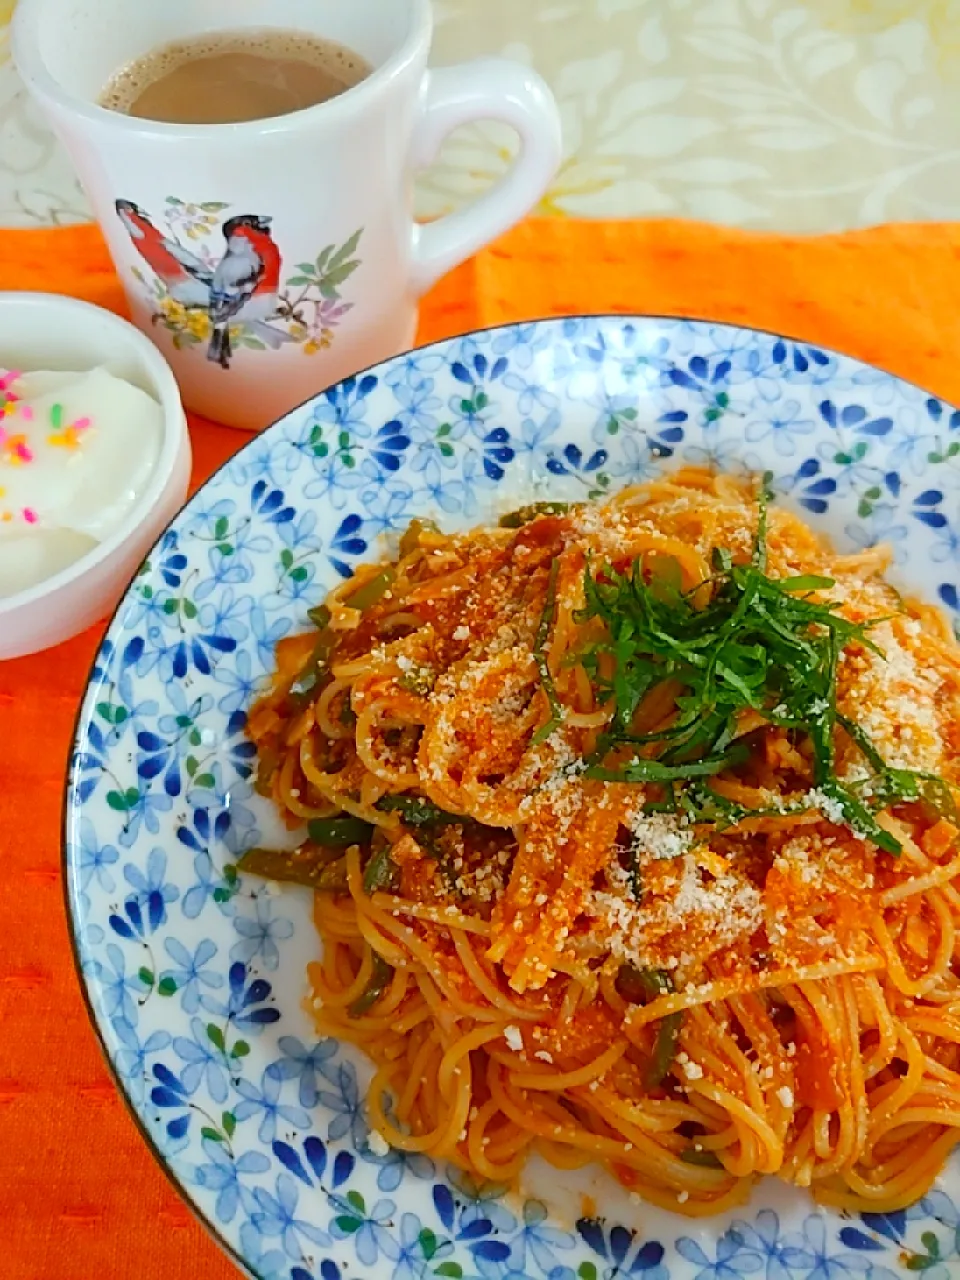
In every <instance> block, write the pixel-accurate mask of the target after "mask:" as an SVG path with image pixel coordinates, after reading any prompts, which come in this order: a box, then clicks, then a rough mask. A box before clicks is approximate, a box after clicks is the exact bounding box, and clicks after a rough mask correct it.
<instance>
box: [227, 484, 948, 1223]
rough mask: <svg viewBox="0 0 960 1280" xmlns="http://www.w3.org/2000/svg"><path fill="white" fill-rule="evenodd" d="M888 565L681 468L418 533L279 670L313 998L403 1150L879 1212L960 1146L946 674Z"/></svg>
mask: <svg viewBox="0 0 960 1280" xmlns="http://www.w3.org/2000/svg"><path fill="white" fill-rule="evenodd" d="M886 564H887V555H886V553H885V552H884V551H883V550H881V549H872V550H869V551H866V552H863V553H862V554H859V555H853V556H840V555H837V554H835V553H834V552H832V550H830V549H829V548H828V547H827V546H825V545H824V544H823V543H822V542H821V541H820V540H819V539H818V538H817V537H816V536H815V535H814V533H813V532H812V531H811V530H810V529H809V528H808V527H807V526H806V525H805V524H804V523H803V522H802V521H801V520H799V519H798V518H796V517H794V516H792V515H790V514H788V513H786V512H783V511H781V510H776V509H772V510H770V511H769V512H768V511H767V504H766V498H765V496H764V495H763V494H762V493H760V494H759V495H758V491H757V488H756V486H755V485H753V484H752V483H748V482H747V481H741V480H736V479H732V478H729V477H722V476H713V475H709V474H707V473H705V472H699V471H695V470H686V471H683V472H679V473H676V474H673V475H670V476H668V477H665V478H663V479H661V480H658V481H656V482H654V483H650V484H646V485H643V486H639V487H637V488H634V489H629V490H626V491H625V492H623V493H621V494H620V495H618V496H617V497H616V498H614V499H612V500H610V501H608V502H606V503H605V504H603V505H595V504H583V505H579V506H573V507H569V508H567V507H565V506H563V505H562V504H543V505H542V506H540V507H538V508H529V509H526V510H524V511H521V512H517V513H514V514H513V515H512V516H511V517H508V518H506V519H505V520H504V521H502V522H501V524H500V525H499V526H497V527H492V528H490V527H487V528H479V529H476V530H474V531H473V532H471V533H466V534H456V535H449V536H448V535H445V534H442V533H441V532H439V531H438V530H437V529H436V528H435V527H434V526H433V525H432V524H430V523H429V522H414V524H413V525H412V526H411V528H410V529H409V530H408V531H407V533H406V534H405V535H404V538H403V540H402V542H401V546H400V549H399V555H398V556H397V557H396V558H394V559H393V560H391V561H390V562H384V563H382V564H379V565H372V566H367V567H365V568H362V569H360V570H359V571H358V573H357V575H356V576H355V577H354V578H353V579H351V580H350V581H349V582H346V583H344V584H343V585H341V586H340V587H338V588H337V589H336V590H335V591H333V592H332V594H331V595H330V597H329V598H328V600H327V602H326V604H325V605H324V606H323V607H322V608H320V609H318V610H315V611H314V612H313V614H312V618H313V621H314V622H315V624H316V626H315V629H314V630H313V631H312V632H310V633H309V634H306V635H303V636H296V637H292V638H290V639H288V640H284V641H282V642H281V643H280V645H279V646H278V653H277V671H276V674H275V676H274V678H273V681H272V684H271V687H270V689H269V691H268V692H267V693H266V694H265V695H264V696H263V697H262V698H261V699H260V700H259V701H258V702H257V703H256V704H255V706H254V707H253V709H252V711H251V714H250V717H249V733H250V735H251V738H252V739H253V741H254V742H255V743H256V744H257V747H258V750H259V759H260V771H259V780H258V786H259V788H260V789H261V790H262V792H263V793H264V794H266V795H269V796H270V797H272V799H273V800H274V802H275V803H276V805H277V806H278V807H279V809H280V812H281V813H282V814H283V816H284V817H285V819H286V820H287V822H288V825H290V826H291V827H292V828H293V827H297V828H299V827H301V826H302V825H303V824H304V822H306V823H307V824H308V825H307V831H308V836H307V839H306V841H305V843H304V844H303V845H302V847H301V848H300V849H299V850H297V851H296V852H295V853H293V854H282V853H270V852H268V851H264V850H253V851H251V852H250V853H248V854H247V855H245V857H244V859H243V860H242V862H241V867H242V868H243V869H245V870H250V871H253V872H255V873H259V874H263V875H270V876H274V877H275V878H278V879H285V880H294V881H299V882H301V883H306V884H309V885H311V886H312V887H314V889H315V890H316V894H315V919H316V924H317V927H318V930H319V932H320V935H321V937H322V939H323V943H324V947H323V958H322V960H321V961H319V962H317V963H316V964H315V965H313V966H311V970H310V981H311V984H312V993H313V999H312V1000H311V1007H312V1009H313V1010H314V1011H315V1016H316V1018H317V1022H318V1025H319V1027H320V1028H321V1029H322V1030H323V1031H324V1032H326V1033H329V1034H331V1035H334V1036H337V1037H340V1038H343V1039H345V1040H348V1041H351V1042H353V1043H354V1044H357V1045H359V1046H360V1047H361V1048H362V1049H363V1050H364V1051H365V1052H366V1053H367V1054H368V1055H369V1057H370V1058H371V1059H373V1061H374V1063H375V1064H376V1068H377V1070H376V1075H375V1077H374V1079H373V1082H372V1084H371V1087H370V1091H369V1096H368V1105H369V1111H370V1116H371V1120H372V1123H373V1125H374V1127H375V1129H376V1130H377V1131H378V1132H379V1133H380V1135H381V1136H382V1137H383V1138H384V1139H385V1140H386V1141H387V1142H388V1143H390V1144H391V1145H392V1146H394V1147H396V1148H399V1149H401V1150H405V1151H419V1152H426V1153H427V1154H429V1155H431V1156H433V1157H435V1158H445V1159H449V1160H451V1161H453V1162H454V1163H456V1164H459V1165H460V1166H462V1167H464V1168H466V1169H469V1170H470V1171H472V1172H473V1173H474V1174H475V1175H477V1176H478V1177H481V1178H484V1179H492V1180H495V1181H498V1182H504V1181H510V1180H513V1179H515V1178H516V1176H517V1175H518V1173H519V1171H520V1169H521V1167H522V1165H523V1162H524V1160H525V1159H526V1158H527V1156H528V1154H529V1153H530V1152H531V1151H534V1150H536V1151H538V1152H539V1153H541V1154H542V1155H543V1156H545V1157H546V1158H547V1159H548V1160H550V1161H552V1162H553V1163H555V1164H556V1165H558V1166H559V1167H561V1168H572V1167H574V1166H577V1165H580V1164H583V1163H586V1162H589V1161H600V1162H603V1163H605V1164H606V1165H607V1166H608V1167H609V1168H610V1169H611V1170H612V1171H613V1172H614V1173H615V1175H616V1176H617V1177H618V1178H619V1179H620V1180H621V1181H622V1182H623V1183H624V1184H625V1185H626V1186H627V1187H628V1188H631V1189H634V1190H636V1191H637V1192H639V1193H640V1194H642V1195H643V1196H644V1197H646V1198H647V1199H649V1200H651V1201H653V1202H655V1203H657V1204H659V1205H662V1206H664V1207H667V1208H671V1209H675V1210H679V1211H680V1212H683V1213H687V1214H692V1215H705V1214H709V1213H713V1212H717V1211H719V1210H721V1209H724V1208H726V1207H729V1206H730V1205H732V1204H735V1203H737V1202H739V1201H741V1200H742V1199H743V1198H744V1197H745V1195H746V1194H747V1192H748V1190H749V1187H750V1184H751V1182H752V1181H753V1180H754V1179H755V1178H756V1177H757V1176H758V1175H760V1174H774V1175H777V1176H778V1177H780V1178H782V1179H785V1180H787V1181H789V1182H792V1183H795V1184H797V1185H800V1186H804V1187H810V1188H812V1190H813V1192H814V1194H815V1195H816V1196H817V1198H818V1199H819V1200H821V1201H823V1202H825V1203H829V1204H833V1205H837V1206H841V1207H846V1208H855V1209H870V1210H872V1211H875V1212H880V1211H890V1210H893V1209H896V1208H899V1207H902V1206H905V1205H907V1204H909V1203H910V1202H912V1201H914V1200H915V1199H917V1198H918V1197H919V1196H920V1195H922V1194H923V1193H924V1192H925V1191H926V1190H927V1189H928V1188H929V1186H930V1184H931V1182H932V1180H933V1179H934V1178H935V1177H936V1175H937V1172H938V1171H939V1169H940V1167H941V1165H942V1163H943V1161H944V1159H945V1158H946V1156H947V1154H948V1152H949V1151H950V1149H951V1148H952V1147H953V1146H954V1144H955V1143H956V1142H957V1140H958V1137H960V963H958V957H960V829H958V828H960V821H958V820H957V814H956V809H955V806H954V802H955V795H956V784H957V782H958V777H957V769H958V766H957V763H956V760H957V749H958V747H960V650H958V647H957V645H956V644H955V642H954V640H953V637H952V635H951V633H950V632H949V630H948V628H947V627H946V625H945V623H944V621H943V619H942V618H941V616H940V615H939V614H938V612H937V611H936V610H934V609H932V608H928V607H925V606H923V605H917V604H914V603H910V602H904V601H903V600H902V599H901V598H900V597H899V596H898V595H897V594H896V592H894V590H893V589H892V588H891V587H890V586H889V585H887V584H886V582H885V581H884V579H883V577H882V576H881V575H882V572H883V570H884V569H885V567H886Z"/></svg>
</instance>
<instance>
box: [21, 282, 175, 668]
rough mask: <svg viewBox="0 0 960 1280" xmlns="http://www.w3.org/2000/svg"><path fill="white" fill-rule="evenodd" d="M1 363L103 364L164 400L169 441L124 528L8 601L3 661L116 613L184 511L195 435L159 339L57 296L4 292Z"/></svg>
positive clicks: (53, 366) (27, 366)
mask: <svg viewBox="0 0 960 1280" xmlns="http://www.w3.org/2000/svg"><path fill="white" fill-rule="evenodd" d="M0 363H2V364H3V365H4V366H5V367H6V368H16V369H24V370H28V369H53V370H61V369H62V370H74V369H79V370H83V369H91V368H93V367H94V366H95V365H103V366H104V367H105V368H106V369H107V370H109V372H110V373H112V374H115V375H116V376H117V377H121V378H126V379H127V381H128V382H132V383H134V384H135V385H136V386H138V387H139V388H140V389H141V390H142V391H146V392H147V393H148V394H149V395H152V396H153V397H154V399H155V400H157V401H159V404H160V407H161V409H162V410H163V439H162V442H161V445H160V454H159V457H158V459H157V465H156V467H155V469H154V472H153V475H152V477H151V479H150V483H149V485H148V486H147V488H146V489H145V491H144V493H143V495H142V497H141V498H140V500H139V502H138V503H137V505H136V507H135V508H134V509H133V510H132V511H131V512H130V514H129V516H128V517H127V519H126V520H125V521H124V522H123V524H122V525H121V526H120V528H119V529H117V530H116V532H115V533H114V534H113V535H112V536H111V537H109V538H107V539H105V541H103V542H101V543H100V545H99V546H97V547H96V548H94V550H92V551H88V552H87V553H86V554H85V555H83V556H81V557H80V559H79V560H76V561H74V563H73V564H71V565H68V566H67V568H65V569H61V570H60V572H59V573H56V574H54V575H53V576H52V577H50V578H46V579H44V581H43V582H40V583H38V584H37V585H36V586H34V587H30V588H29V590H27V591H18V592H16V593H15V594H14V595H12V596H4V597H0V659H4V658H19V657H22V656H24V655H25V654H28V653H37V652H38V651H39V650H41V649H48V648H49V647H50V646H51V645H55V644H59V643H60V642H61V641H62V640H68V639H69V638H70V637H71V636H75V635H77V634H78V633H79V632H81V631H83V630H85V629H86V628H87V627H89V626H90V625H91V623H94V622H96V621H97V620H98V619H99V618H103V617H104V616H105V615H106V614H108V613H109V612H110V610H111V609H113V608H114V607H115V606H116V603H117V601H118V600H119V599H120V596H121V594H122V592H123V590H124V588H125V587H126V585H127V583H128V582H129V581H130V579H131V578H132V577H133V575H134V574H135V573H136V571H137V568H138V566H139V565H140V562H141V561H142V560H143V558H144V556H145V555H146V553H147V551H148V550H149V549H150V547H151V546H152V545H153V544H154V542H155V541H156V540H157V538H158V537H159V535H160V533H161V532H162V531H163V529H164V528H165V527H166V526H167V524H168V523H169V522H170V520H171V519H172V517H173V516H174V515H175V514H176V512H177V511H178V510H179V509H180V507H181V506H182V505H183V501H184V499H185V498H186V495H187V485H188V483H189V480H190V437H189V435H188V434H187V420H186V416H185V415H184V412H183V405H182V404H181V403H180V392H179V390H178V389H177V383H176V380H175V379H174V376H173V373H172V372H171V370H170V366H169V365H168V364H167V362H166V361H165V360H164V358H163V356H161V355H160V353H159V351H157V349H156V347H154V346H153V345H152V343H151V342H150V341H149V339H147V338H145V337H144V336H143V334H142V333H140V332H139V331H138V330H137V329H135V328H134V327H133V326H132V325H130V324H127V322H126V321H125V320H121V319H120V318H119V317H118V316H115V315H113V313H112V312H110V311H104V310H103V309H102V308H100V307H94V306H91V305H90V304H89V303H87V302H78V301H77V300H76V299H74V298H65V297H62V296H61V295H59V294H54V293H0Z"/></svg>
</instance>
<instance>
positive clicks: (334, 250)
mask: <svg viewBox="0 0 960 1280" xmlns="http://www.w3.org/2000/svg"><path fill="white" fill-rule="evenodd" d="M115 207H116V211H117V216H118V217H119V219H120V222H121V223H122V225H123V227H124V229H125V231H126V233H127V235H128V236H129V237H130V242H131V244H132V246H133V248H134V249H135V250H136V252H137V254H138V255H139V257H140V259H141V260H142V262H143V263H145V264H146V266H147V267H148V268H149V269H150V272H151V273H152V277H153V278H152V279H150V278H148V277H147V276H145V274H144V272H143V271H142V269H141V268H139V267H134V268H133V271H134V274H135V276H136V277H137V278H138V279H139V280H140V281H141V283H143V284H144V285H146V286H147V287H148V288H149V289H150V293H151V298H150V301H151V303H152V304H153V306H154V317H153V319H154V323H159V324H162V325H163V326H164V327H165V328H166V329H167V330H168V331H170V332H171V333H172V334H173V343H174V346H175V347H177V348H178V349H182V348H184V347H189V346H195V345H199V344H203V343H205V344H206V354H207V359H208V360H210V361H211V362H212V363H214V364H218V365H219V366H220V367H221V368H222V369H229V368H230V366H231V361H232V359H233V358H234V356H235V354H236V350H237V348H238V347H243V348H249V349H252V350H259V351H262V350H265V349H266V350H273V351H276V350H279V349H280V347H283V346H286V345H288V344H296V345H298V346H299V347H300V348H301V349H302V350H303V352H304V353H305V354H307V355H314V354H316V353H317V352H320V351H323V350H326V349H327V348H328V347H330V346H331V345H332V343H333V340H334V336H335V330H336V328H337V327H338V325H339V324H340V323H341V322H342V320H343V318H344V317H345V316H346V314H347V313H348V312H349V311H350V310H351V309H352V306H353V304H352V303H351V302H349V301H345V300H344V298H343V297H342V295H341V286H342V285H343V284H344V283H345V282H346V281H347V280H348V279H349V277H350V276H351V275H352V274H353V272H354V271H355V270H356V269H357V267H358V266H359V265H360V259H359V258H357V257H356V253H355V251H356V248H357V245H358V244H359V241H360V237H361V235H362V229H361V230H360V231H357V232H355V233H354V234H353V235H352V236H350V237H349V238H348V240H346V241H345V242H344V243H343V244H341V245H337V244H331V245H328V246H327V247H326V248H325V249H323V250H322V251H321V253H320V254H318V256H317V258H316V261H315V262H313V263H298V264H297V274H296V275H294V276H291V277H290V278H289V279H288V280H287V281H286V282H285V283H284V282H283V279H282V271H283V258H282V255H281V252H280V248H279V246H278V244H277V242H276V239H275V237H274V233H273V221H272V219H271V218H270V217H268V216H266V215H262V214H252V213H241V214H233V215H231V216H229V217H227V218H226V220H225V221H223V222H222V224H221V222H220V215H221V214H224V213H225V212H226V211H227V209H228V206H226V205H224V204H221V203H219V202H208V203H202V204H188V203H185V202H183V201H180V200H176V199H174V198H172V197H169V198H168V199H167V202H166V205H165V207H164V221H165V222H166V228H165V229H163V228H161V227H160V226H158V220H157V219H155V218H153V217H151V216H150V214H148V213H147V212H145V210H144V209H143V208H142V207H141V206H140V205H138V204H137V203H136V202H135V201H132V200H117V201H116V205H115ZM218 228H219V231H220V233H221V235H222V236H223V241H224V243H223V248H222V252H221V253H220V254H219V256H217V255H216V253H215V252H214V251H213V250H212V249H211V248H210V246H209V245H208V244H206V243H205V241H206V240H207V239H208V238H209V237H211V236H212V235H214V234H215V233H216V230H217V229H218ZM184 239H185V240H187V241H189V242H192V243H191V247H189V248H188V247H187V245H186V244H184V243H183V240H184ZM194 245H195V246H196V247H195V248H194V247H193V246H194Z"/></svg>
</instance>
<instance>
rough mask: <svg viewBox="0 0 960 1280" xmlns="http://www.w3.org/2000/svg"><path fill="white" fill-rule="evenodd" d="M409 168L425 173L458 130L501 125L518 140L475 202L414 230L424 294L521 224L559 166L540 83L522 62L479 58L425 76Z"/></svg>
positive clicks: (416, 277)
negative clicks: (504, 167)
mask: <svg viewBox="0 0 960 1280" xmlns="http://www.w3.org/2000/svg"><path fill="white" fill-rule="evenodd" d="M421 112H422V114H421V117H420V120H419V122H418V125H417V129H416V132H415V134H414V142H413V153H412V157H411V160H412V164H413V166H414V168H415V169H426V168H427V167H428V166H429V165H431V164H432V163H433V162H434V160H436V158H437V155H438V154H439V151H440V146H441V144H442V143H443V140H444V138H446V136H447V134H448V133H450V132H451V131H452V130H454V129H456V128H457V127H458V125H461V124H470V123H471V122H473V121H475V120H502V121H503V122H504V123H505V124H508V125H512V126H513V128H514V129H516V131H517V133H518V134H519V135H520V154H519V156H518V157H517V158H516V160H514V162H513V164H512V165H511V166H510V169H509V171H508V172H507V174H506V175H505V177H503V178H501V180H500V181H499V182H498V183H497V185H496V186H495V187H494V188H493V189H492V190H491V191H487V192H485V194H484V195H482V196H480V198H479V199H478V200H475V201H473V203H472V204H469V205H467V206H466V208H463V209H459V210H458V211H457V212H456V213H451V214H447V215H446V217H443V218H439V219H437V221H436V222H430V223H427V224H426V225H425V226H415V227H414V229H413V273H412V276H413V279H412V284H413V289H414V292H415V293H417V294H421V293H424V292H425V291H426V290H427V289H429V288H430V286H431V285H432V284H433V283H434V282H435V281H436V280H437V279H439V277H440V276H442V275H444V274H445V273H446V272H447V271H449V270H450V269H451V268H452V267H455V266H456V265H457V264H458V263H460V262H463V260H464V259H465V258H469V257H470V255H471V254H473V253H475V252H476V251H477V250H478V249H480V248H482V247H483V245H485V244H488V243H489V242H490V241H491V240H494V239H496V237H497V236H499V235H500V234H502V232H504V231H506V230H507V229H508V228H509V227H512V226H513V225H514V224H515V223H517V222H519V221H520V220H521V218H523V217H524V216H525V214H527V213H529V211H530V210H531V209H532V208H533V206H534V205H535V204H536V203H537V201H538V200H539V199H540V198H541V197H542V196H543V194H544V192H545V191H546V190H547V187H548V186H549V184H550V180H551V179H552V178H553V176H554V174H555V173H556V172H557V169H558V168H559V167H560V158H561V136H560V112H559V110H558V108H557V104H556V101H555V99H554V97H553V94H552V93H551V92H550V90H549V89H548V87H547V85H546V83H545V81H544V80H543V79H541V77H540V76H538V75H537V73H536V72H535V71H531V70H530V69H529V68H528V67H525V66H523V65H522V64H521V63H519V62H511V61H509V60H508V59H506V58H478V59H476V60H475V61H473V62H465V63H462V64H460V65H459V66H455V67H441V68H440V69H438V70H436V71H429V72H427V75H426V80H425V83H424V88H423V94H422V106H421Z"/></svg>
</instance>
